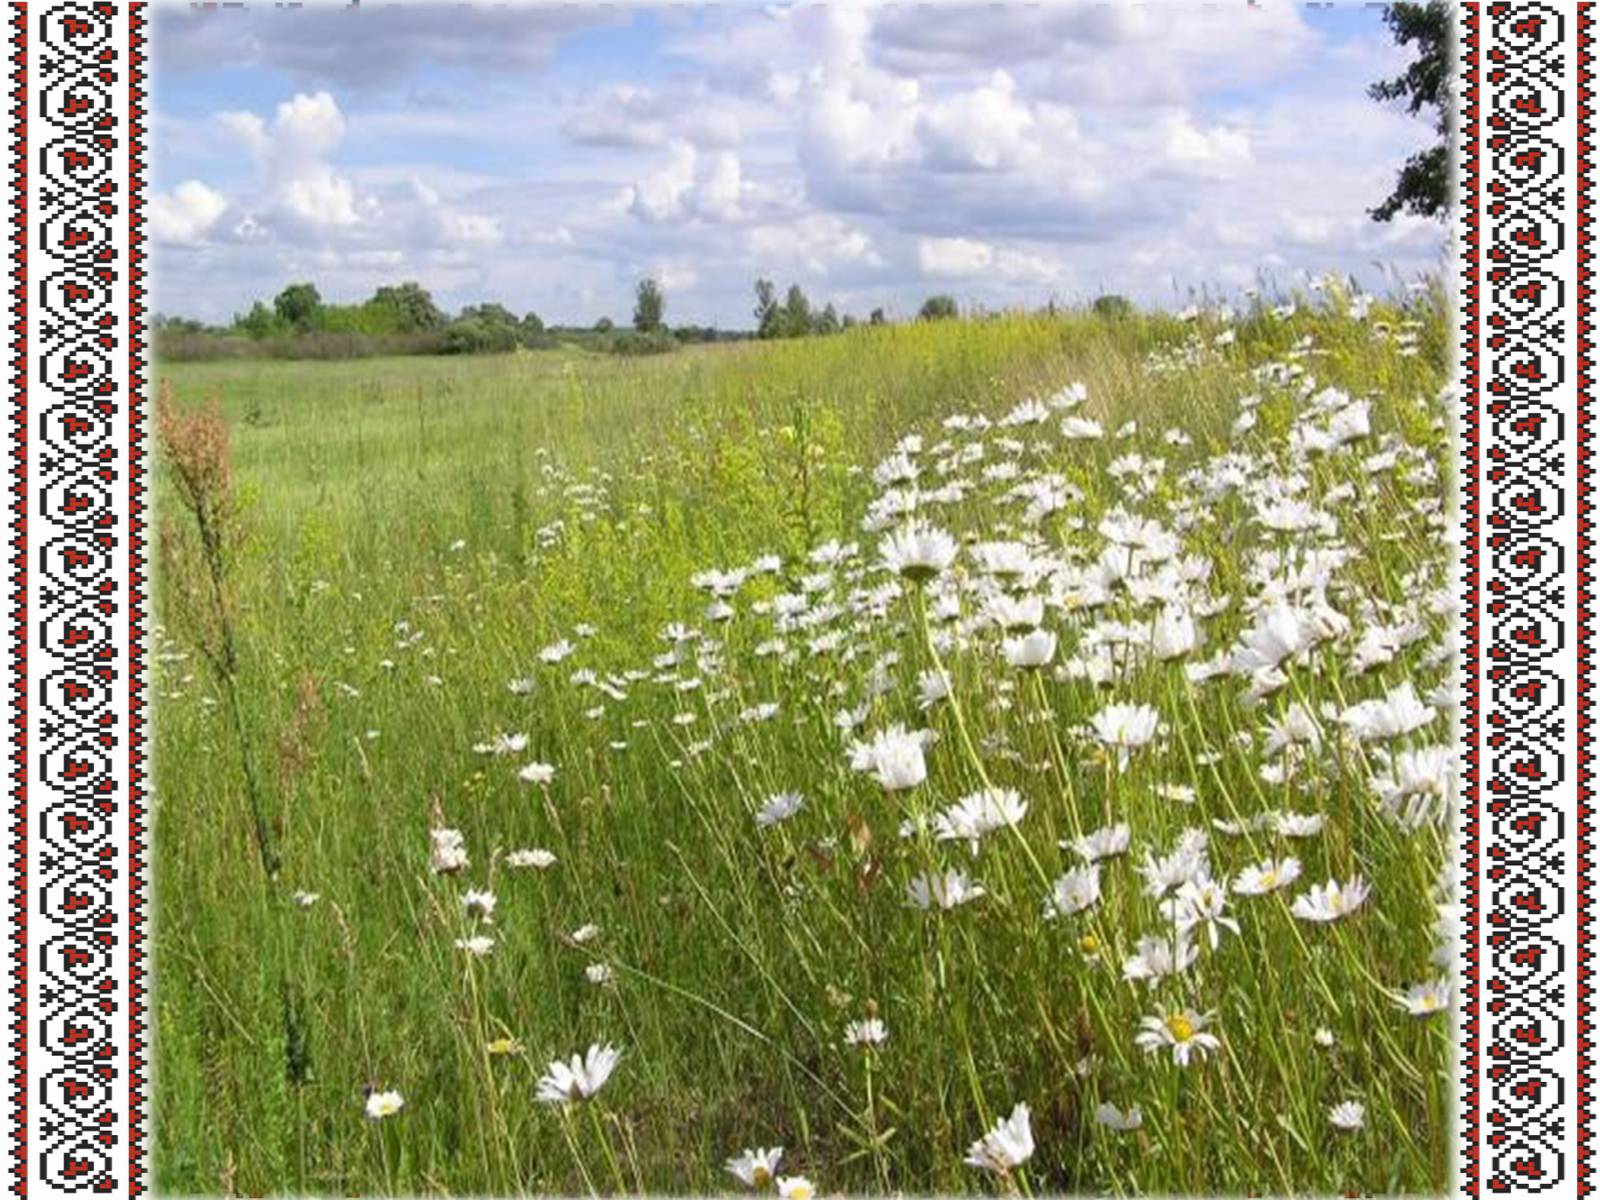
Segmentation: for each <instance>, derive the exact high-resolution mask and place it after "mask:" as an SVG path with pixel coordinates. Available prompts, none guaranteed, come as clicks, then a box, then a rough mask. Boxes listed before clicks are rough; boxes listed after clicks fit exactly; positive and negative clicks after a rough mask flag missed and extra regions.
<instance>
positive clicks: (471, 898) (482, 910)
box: [461, 889, 495, 921]
mask: <svg viewBox="0 0 1600 1200" xmlns="http://www.w3.org/2000/svg"><path fill="white" fill-rule="evenodd" d="M494 905H495V897H494V893H493V892H487V891H474V890H471V889H469V890H467V891H465V892H462V893H461V907H462V910H463V911H464V912H465V913H466V915H467V916H468V917H481V918H483V920H485V921H489V920H491V919H492V918H493V917H494Z"/></svg>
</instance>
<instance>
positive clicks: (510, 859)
mask: <svg viewBox="0 0 1600 1200" xmlns="http://www.w3.org/2000/svg"><path fill="white" fill-rule="evenodd" d="M555 864H556V856H555V855H554V854H552V853H550V851H548V850H540V849H533V850H513V851H512V852H511V853H510V854H508V855H506V866H508V867H515V868H517V869H518V870H522V869H524V868H527V867H533V868H535V869H537V870H540V871H543V870H545V869H547V868H549V867H553V866H555Z"/></svg>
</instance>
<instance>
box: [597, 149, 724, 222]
mask: <svg viewBox="0 0 1600 1200" xmlns="http://www.w3.org/2000/svg"><path fill="white" fill-rule="evenodd" d="M743 196H744V183H743V177H742V171H741V168H740V164H739V156H738V155H737V154H734V153H733V152H732V151H728V150H723V151H718V152H716V153H713V154H702V153H701V152H700V151H699V150H697V149H696V148H695V147H694V145H693V144H692V143H690V142H687V141H683V140H682V139H676V140H674V141H673V142H671V143H670V144H669V145H668V147H667V160H666V162H665V163H664V164H662V165H661V166H659V167H658V168H657V169H656V170H654V171H652V172H650V173H649V174H647V175H645V176H644V177H643V178H641V179H639V180H637V181H635V182H634V183H633V184H631V185H629V186H628V187H627V188H625V189H624V190H623V193H622V196H621V200H622V206H623V207H624V208H626V209H627V211H629V212H631V213H632V214H633V215H634V216H636V217H638V218H639V219H640V220H641V221H648V222H650V223H652V224H668V223H672V222H679V221H690V220H706V221H714V222H726V221H736V220H738V219H739V218H740V217H741V216H742V215H743V213H742V209H741V207H740V205H741V201H742V199H743Z"/></svg>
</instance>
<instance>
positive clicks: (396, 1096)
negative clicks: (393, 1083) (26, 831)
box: [367, 1091, 406, 1121]
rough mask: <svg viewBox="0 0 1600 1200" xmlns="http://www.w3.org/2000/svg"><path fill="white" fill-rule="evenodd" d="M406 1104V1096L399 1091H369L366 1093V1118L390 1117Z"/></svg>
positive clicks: (379, 1118) (373, 1119)
mask: <svg viewBox="0 0 1600 1200" xmlns="http://www.w3.org/2000/svg"><path fill="white" fill-rule="evenodd" d="M405 1106H406V1098H405V1097H404V1096H402V1095H401V1094H400V1093H399V1092H393V1091H390V1092H376V1091H374V1092H369V1093H367V1119H368V1120H369V1121H381V1120H383V1119H384V1118H385V1117H392V1116H394V1115H395V1114H396V1113H397V1112H399V1111H400V1110H401V1109H402V1108H404V1107H405Z"/></svg>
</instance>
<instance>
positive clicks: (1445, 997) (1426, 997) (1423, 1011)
mask: <svg viewBox="0 0 1600 1200" xmlns="http://www.w3.org/2000/svg"><path fill="white" fill-rule="evenodd" d="M1399 1003H1400V1007H1401V1008H1403V1009H1405V1010H1406V1012H1408V1013H1409V1014H1411V1015H1412V1016H1413V1017H1431V1016H1432V1015H1433V1014H1434V1013H1437V1012H1443V1011H1444V1010H1445V1009H1447V1008H1449V1007H1450V981H1449V980H1448V979H1436V980H1434V981H1433V982H1432V983H1418V984H1413V985H1412V986H1411V987H1410V988H1408V989H1407V991H1406V994H1405V995H1404V996H1402V997H1400V1000H1399Z"/></svg>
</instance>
